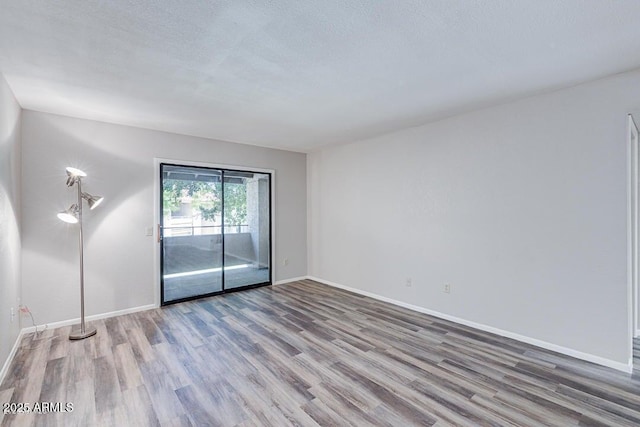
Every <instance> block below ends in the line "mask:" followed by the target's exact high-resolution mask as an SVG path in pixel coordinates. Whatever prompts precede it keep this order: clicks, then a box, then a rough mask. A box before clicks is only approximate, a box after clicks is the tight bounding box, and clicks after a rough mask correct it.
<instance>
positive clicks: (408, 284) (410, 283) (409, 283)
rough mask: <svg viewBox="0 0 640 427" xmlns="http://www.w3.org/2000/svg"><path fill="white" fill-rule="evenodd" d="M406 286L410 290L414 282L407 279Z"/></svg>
mask: <svg viewBox="0 0 640 427" xmlns="http://www.w3.org/2000/svg"><path fill="white" fill-rule="evenodd" d="M404 284H405V286H406V287H407V288H410V287H411V286H412V285H413V282H412V281H411V277H407V280H406V281H405V282H404Z"/></svg>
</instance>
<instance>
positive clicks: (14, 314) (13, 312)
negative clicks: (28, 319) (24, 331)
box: [10, 307, 16, 323]
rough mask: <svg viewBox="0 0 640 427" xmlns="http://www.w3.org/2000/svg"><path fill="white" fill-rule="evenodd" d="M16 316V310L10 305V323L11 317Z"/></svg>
mask: <svg viewBox="0 0 640 427" xmlns="http://www.w3.org/2000/svg"><path fill="white" fill-rule="evenodd" d="M15 317H16V311H15V310H14V309H13V307H11V319H10V320H11V323H13V319H14V318H15Z"/></svg>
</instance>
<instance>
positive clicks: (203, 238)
mask: <svg viewBox="0 0 640 427" xmlns="http://www.w3.org/2000/svg"><path fill="white" fill-rule="evenodd" d="M160 169H161V172H160V173H161V178H162V216H161V218H162V227H161V233H162V234H161V245H162V249H161V254H162V260H161V261H162V263H161V265H162V267H161V272H162V302H163V304H164V303H167V302H174V301H179V300H183V299H188V298H192V297H195V296H202V295H208V294H213V293H216V292H220V291H222V290H223V282H222V281H223V272H222V268H223V260H222V254H223V252H222V245H223V237H222V236H223V235H222V232H223V231H222V172H221V171H219V170H216V169H209V168H198V167H185V166H174V165H165V164H163V165H161V166H160Z"/></svg>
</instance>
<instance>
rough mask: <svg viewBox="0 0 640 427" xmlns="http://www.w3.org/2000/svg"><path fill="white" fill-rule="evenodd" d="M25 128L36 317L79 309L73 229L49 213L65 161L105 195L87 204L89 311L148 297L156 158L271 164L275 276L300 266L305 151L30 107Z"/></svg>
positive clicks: (29, 284)
mask: <svg viewBox="0 0 640 427" xmlns="http://www.w3.org/2000/svg"><path fill="white" fill-rule="evenodd" d="M22 129H23V242H22V245H23V301H24V303H26V304H28V305H29V306H30V307H31V309H32V311H33V313H34V315H35V316H36V320H37V322H38V323H50V322H54V321H63V320H68V319H73V318H77V317H79V285H78V280H79V279H78V274H79V273H78V249H77V232H76V230H75V228H74V226H68V225H66V224H64V223H62V222H61V221H59V220H58V219H57V218H56V213H57V212H58V211H60V210H62V209H65V208H67V207H68V206H69V205H70V204H71V203H72V202H73V200H74V194H75V193H74V191H75V188H73V189H68V188H67V187H66V186H65V172H64V169H65V166H68V165H70V166H75V167H78V168H80V169H82V170H84V171H86V172H87V173H88V174H89V176H88V177H87V178H86V179H85V180H83V185H84V186H83V189H85V190H86V191H88V192H90V193H93V194H99V195H103V196H105V202H104V203H103V204H102V205H101V206H100V208H99V209H96V210H94V211H88V210H85V217H86V221H85V285H86V310H87V315H93V314H101V313H106V312H111V311H116V310H124V309H128V308H132V307H139V306H144V305H148V304H153V303H154V302H155V301H154V295H155V291H156V288H157V287H158V284H157V283H155V282H154V259H153V256H154V245H155V244H156V243H155V242H156V240H155V237H147V236H145V228H146V227H152V226H153V225H154V179H155V171H154V157H158V158H167V159H177V160H185V161H197V162H208V163H216V164H228V165H236V166H251V167H257V168H266V169H274V170H275V171H276V172H275V196H276V203H275V213H276V218H275V237H274V238H275V244H276V248H275V250H276V253H275V255H276V256H277V259H275V260H274V266H275V273H276V274H275V280H276V281H278V280H284V279H287V278H293V277H299V276H304V275H305V274H306V271H307V266H306V202H305V200H306V155H305V154H301V153H293V152H287V151H280V150H271V149H266V148H259V147H254V146H249V145H240V144H232V143H227V142H220V141H213V140H206V139H202V138H195V137H188V136H182V135H175V134H169V133H163V132H156V131H149V130H144V129H137V128H131V127H125V126H118V125H110V124H105V123H100V122H94V121H88V120H82V119H74V118H69V117H62V116H56V115H50V114H43V113H36V112H33V111H25V112H24V114H23V127H22ZM154 230H155V227H154ZM283 258H289V264H288V265H287V266H283V265H282V262H281V260H282V259H283Z"/></svg>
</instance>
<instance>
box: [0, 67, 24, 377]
mask: <svg viewBox="0 0 640 427" xmlns="http://www.w3.org/2000/svg"><path fill="white" fill-rule="evenodd" d="M21 114H22V110H21V109H20V106H19V105H18V103H17V102H16V100H15V98H14V96H13V93H12V92H11V89H9V86H8V85H7V82H6V81H5V79H4V76H3V75H2V74H0V370H1V369H2V367H3V366H4V364H5V362H6V360H7V358H8V356H9V353H10V351H11V348H12V347H13V345H14V343H15V341H16V338H17V337H18V334H19V332H20V326H19V325H20V323H19V319H18V316H17V314H16V316H15V317H14V319H13V322H11V316H10V310H11V308H12V307H13V308H14V310H15V311H16V313H17V309H18V305H19V298H20V119H21ZM1 377H2V375H0V379H1Z"/></svg>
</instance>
